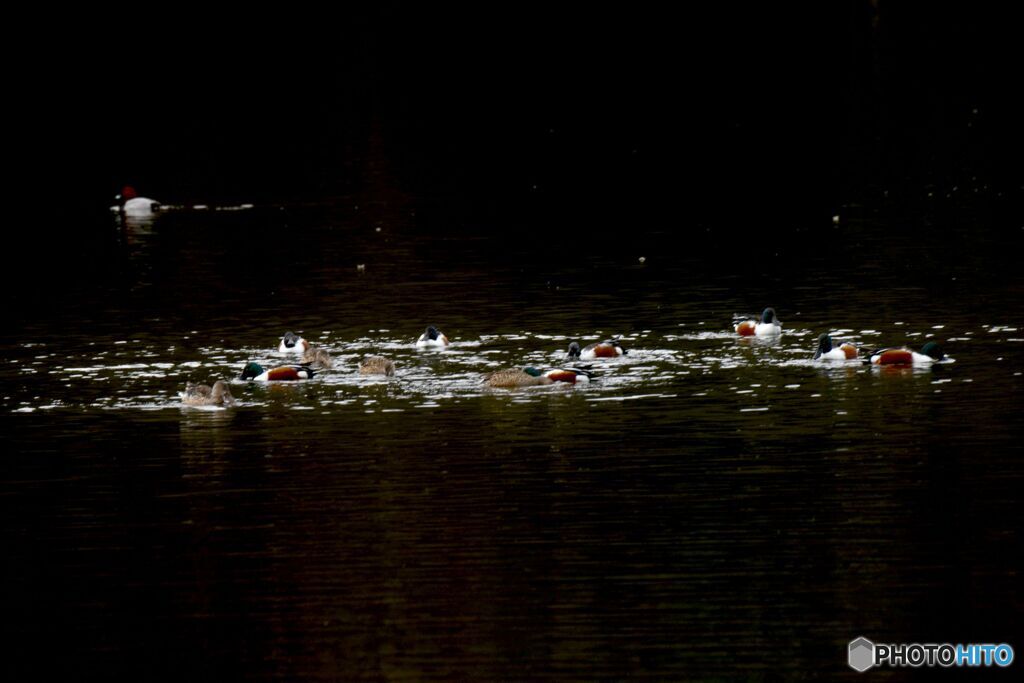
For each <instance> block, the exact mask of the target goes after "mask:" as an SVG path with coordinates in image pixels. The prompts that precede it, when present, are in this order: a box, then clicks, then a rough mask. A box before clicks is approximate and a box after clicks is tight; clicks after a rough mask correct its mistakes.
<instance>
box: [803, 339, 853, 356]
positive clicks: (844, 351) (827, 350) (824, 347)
mask: <svg viewBox="0 0 1024 683" xmlns="http://www.w3.org/2000/svg"><path fill="white" fill-rule="evenodd" d="M856 357H857V347H856V346H854V345H853V344H851V343H850V342H843V343H842V344H840V345H839V346H835V345H834V344H833V342H832V337H830V336H829V335H828V334H822V335H821V336H820V337H818V348H817V350H816V351H815V352H814V360H853V359H854V358H856Z"/></svg>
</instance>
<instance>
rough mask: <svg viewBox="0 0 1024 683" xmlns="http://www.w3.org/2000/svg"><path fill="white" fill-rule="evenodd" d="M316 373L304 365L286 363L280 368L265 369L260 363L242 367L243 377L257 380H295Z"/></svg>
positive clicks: (308, 377)
mask: <svg viewBox="0 0 1024 683" xmlns="http://www.w3.org/2000/svg"><path fill="white" fill-rule="evenodd" d="M314 374H315V373H314V372H313V370H312V369H310V368H307V367H305V366H303V365H284V366H282V367H279V368H271V369H270V370H264V369H263V366H262V365H260V364H259V363H247V364H246V366H245V368H243V369H242V377H241V378H242V379H245V380H255V381H257V382H293V381H295V380H300V379H311V378H312V377H313V375H314Z"/></svg>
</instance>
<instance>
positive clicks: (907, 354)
mask: <svg viewBox="0 0 1024 683" xmlns="http://www.w3.org/2000/svg"><path fill="white" fill-rule="evenodd" d="M945 357H946V354H944V353H943V352H942V349H941V348H939V345H938V344H936V343H935V342H928V343H927V344H925V345H924V346H922V347H921V352H920V353H918V352H917V351H911V350H910V349H908V348H906V347H903V348H900V349H881V350H879V351H875V352H874V353H873V354H871V364H872V365H931V364H932V363H936V362H938V361H940V360H942V359H943V358H945Z"/></svg>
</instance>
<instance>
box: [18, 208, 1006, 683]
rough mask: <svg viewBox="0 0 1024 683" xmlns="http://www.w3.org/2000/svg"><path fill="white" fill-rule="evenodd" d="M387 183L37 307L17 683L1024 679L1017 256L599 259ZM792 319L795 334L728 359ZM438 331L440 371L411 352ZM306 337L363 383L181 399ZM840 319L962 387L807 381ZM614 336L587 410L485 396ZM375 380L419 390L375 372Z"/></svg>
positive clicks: (883, 232) (855, 336) (875, 248)
mask: <svg viewBox="0 0 1024 683" xmlns="http://www.w3.org/2000/svg"><path fill="white" fill-rule="evenodd" d="M368 195H369V200H367V199H366V197H364V198H363V200H364V201H363V202H362V203H361V205H358V206H357V204H359V202H356V201H353V202H342V201H339V202H337V203H334V204H333V205H330V206H305V207H303V206H290V207H257V208H255V209H253V210H251V211H240V212H212V211H210V212H181V213H177V214H168V215H166V216H163V217H161V218H160V219H158V220H157V221H156V222H154V223H152V224H142V225H130V226H128V228H127V229H126V230H125V231H124V232H123V233H121V234H120V235H118V234H117V233H116V231H115V230H114V228H113V227H111V229H110V233H109V235H105V236H104V238H103V239H102V240H100V242H99V244H98V246H97V245H96V244H92V245H91V246H90V247H89V248H88V249H87V250H85V251H83V253H82V254H81V258H80V259H79V262H78V263H77V264H76V265H75V266H74V267H72V270H71V273H72V276H70V277H68V278H67V281H65V280H64V279H60V281H59V283H58V285H59V286H54V288H53V289H52V291H51V290H48V291H49V292H50V294H56V296H50V295H49V294H47V295H46V296H42V297H41V298H40V299H39V300H38V301H34V302H32V303H31V305H25V307H24V309H25V311H26V314H25V320H24V322H23V323H22V324H21V325H20V327H19V328H18V329H16V330H8V334H7V335H5V337H4V338H5V342H4V345H3V356H4V359H5V360H4V363H3V366H2V371H0V373H2V374H0V376H2V380H3V392H2V395H0V413H2V415H0V423H2V426H3V434H4V441H5V443H6V447H5V449H4V451H5V453H4V455H3V457H2V459H0V463H2V465H0V467H2V470H0V471H2V476H0V499H2V501H3V508H4V510H5V512H4V515H3V517H2V523H0V524H2V526H0V529H2V532H0V533H2V536H0V538H2V547H3V554H4V588H5V594H6V595H5V599H4V603H5V605H6V618H5V641H6V642H7V644H8V645H9V646H11V648H12V651H11V654H10V655H9V656H8V657H7V658H6V660H5V661H4V665H3V666H4V668H5V669H6V670H7V673H8V675H6V676H4V678H5V680H30V679H41V678H46V677H49V676H52V675H62V676H63V677H65V678H70V679H75V678H81V677H84V678H96V677H99V678H106V677H116V678H121V677H126V678H131V679H133V680H144V679H148V678H163V677H167V678H176V679H181V680H185V679H188V678H190V677H203V678H220V679H235V678H276V679H281V680H297V679H300V678H319V679H327V680H350V679H355V678H369V679H383V680H422V679H461V680H471V679H477V680H481V679H511V680H531V679H553V678H563V677H568V678H574V679H594V678H601V679H616V678H625V677H628V676H648V677H651V678H655V679H662V680H683V679H703V680H727V679H737V678H738V679H751V680H762V679H771V680H775V679H776V677H781V678H783V679H786V680H796V679H803V678H822V679H831V678H834V677H837V676H842V675H847V674H849V675H851V676H852V675H853V673H852V672H851V671H850V670H849V669H847V668H846V663H845V656H846V650H845V648H846V644H847V643H848V641H849V640H851V639H852V638H854V637H856V636H858V635H865V636H867V637H869V638H871V639H873V640H875V641H876V642H915V641H916V642H1004V641H1005V642H1010V643H1011V644H1013V645H1014V646H1015V647H1016V648H1017V651H1018V654H1020V653H1021V650H1022V648H1024V641H1022V640H1021V639H1020V636H1021V635H1022V630H1021V626H1020V624H1021V616H1022V606H1024V601H1022V595H1021V581H1020V575H1019V570H1020V555H1021V553H1020V547H1021V537H1020V532H1019V526H1018V522H1019V519H1020V512H1021V502H1022V493H1021V491H1022V490H1024V481H1022V478H1024V477H1022V467H1021V464H1020V463H1021V456H1022V455H1024V453H1022V447H1021V443H1022V437H1024V429H1022V427H1021V419H1020V414H1021V413H1020V406H1021V402H1022V399H1024V378H1022V374H1021V370H1022V368H1024V320H1022V319H1021V307H1020V301H1021V300H1022V299H1024V278H1022V277H1021V276H1020V275H1019V274H1018V273H1017V271H1016V268H1017V266H1018V265H1019V263H1018V262H1019V255H1020V253H1021V246H1022V244H1021V243H1022V239H1021V236H1020V235H1018V234H1016V233H1013V232H1010V233H1000V232H998V231H996V230H995V229H992V228H991V226H990V225H989V224H988V223H986V222H985V221H983V220H982V221H978V222H977V223H974V224H968V225H957V226H955V227H956V230H950V231H948V233H946V232H940V233H937V234H931V235H930V236H929V238H928V239H927V240H925V239H922V238H921V236H920V235H919V233H917V232H915V231H914V230H912V229H911V228H910V227H908V226H906V225H902V224H896V223H895V222H894V221H888V222H887V221H886V220H884V219H874V218H872V219H869V218H861V219H857V218H856V217H853V218H850V219H849V220H846V219H845V218H844V222H843V225H842V226H840V227H832V226H831V225H830V224H825V225H820V226H817V227H814V228H813V229H810V228H806V227H804V226H799V225H797V226H788V225H786V226H784V227H785V229H784V230H783V229H782V227H783V226H774V227H773V226H772V225H771V224H772V223H773V222H774V223H779V222H780V220H779V219H777V218H774V219H768V218H766V224H765V228H764V230H763V231H762V232H760V233H759V234H758V236H757V237H756V238H752V237H750V236H749V235H750V230H749V227H750V226H745V231H743V232H741V231H739V230H736V231H735V232H733V231H732V230H730V229H729V228H728V227H725V228H721V227H720V228H716V229H714V230H712V229H711V228H708V227H703V226H688V227H686V228H685V229H684V228H680V227H676V226H658V225H651V226H644V227H643V229H642V230H635V229H634V227H635V226H628V225H624V226H623V228H622V231H621V235H620V238H619V239H608V240H606V241H601V242H597V243H594V242H588V241H587V239H586V226H585V225H572V226H570V225H566V226H564V229H558V228H555V229H553V230H551V231H550V232H548V233H545V234H538V233H537V231H533V232H523V233H522V234H518V233H517V231H516V230H514V229H509V230H506V231H499V232H498V233H497V234H493V231H490V230H474V229H472V227H468V228H467V227H465V226H457V227H453V226H449V225H447V224H445V223H444V220H443V219H442V218H440V217H439V216H437V215H435V214H432V213H431V211H430V209H429V207H428V206H420V205H418V203H417V202H416V201H414V200H412V199H410V198H407V197H394V196H391V195H388V196H377V195H375V194H374V193H373V192H372V188H371V191H369V192H368ZM864 213H865V215H867V212H864ZM782 222H783V223H784V221H782ZM378 229H379V230H378ZM776 229H778V230H779V232H780V235H788V237H784V236H780V237H778V238H776V237H774V236H773V235H772V233H773V231H775V230H776ZM683 230H686V231H689V234H686V233H684V234H682V235H681V234H680V233H681V231H683ZM1007 234H1008V235H1009V236H1006V235H1007ZM482 235H490V236H482ZM966 235H969V237H966ZM640 257H644V259H645V260H644V262H642V263H641V262H640V260H639V259H640ZM360 264H362V265H364V266H365V269H362V270H360V269H358V268H357V266H359V265H360ZM26 296H31V294H27V295H26ZM766 305H773V306H774V307H775V308H776V309H777V310H778V313H779V317H780V318H781V320H782V321H783V324H784V330H785V334H784V335H783V336H782V338H781V340H779V341H777V342H768V343H764V342H759V341H757V340H753V341H750V340H740V339H738V338H736V337H735V336H734V335H733V334H731V332H730V326H731V323H732V319H733V316H734V314H746V313H757V312H758V311H760V309H761V308H762V307H764V306H766ZM427 324H436V325H437V326H438V327H440V328H441V329H442V330H443V331H444V332H445V333H446V334H447V335H448V336H449V337H450V338H451V339H452V341H453V344H452V346H451V348H450V349H449V350H448V351H445V352H442V353H431V352H419V351H416V350H415V348H414V347H413V344H412V342H413V341H414V339H415V338H416V336H418V335H419V334H420V332H421V331H422V329H423V327H424V326H425V325H427ZM286 330H294V331H297V332H301V333H302V334H303V335H304V336H305V337H306V338H307V339H309V340H311V341H314V342H316V343H319V344H322V345H323V346H325V347H326V348H327V349H329V350H330V351H331V353H332V354H333V355H334V356H335V359H336V365H335V369H334V370H333V371H331V372H328V373H325V374H323V375H322V376H320V377H317V378H316V379H314V380H312V381H310V382H307V383H303V384H301V385H293V386H270V387H267V386H254V385H245V384H242V383H237V384H235V385H233V387H232V391H233V393H234V395H235V397H236V398H237V399H238V401H239V405H238V406H237V407H234V408H232V409H228V410H203V409H192V408H183V407H181V406H180V404H179V401H178V397H177V394H178V392H179V391H181V390H182V389H183V388H184V385H185V383H186V381H203V382H209V381H211V380H214V379H217V378H225V379H227V378H232V377H236V376H237V374H238V373H239V372H240V370H241V367H242V365H244V363H245V362H247V361H249V360H258V361H261V362H265V363H266V362H270V363H273V362H275V361H280V360H282V358H281V357H280V356H278V355H277V354H276V352H275V348H276V344H277V338H278V337H279V336H280V335H281V334H282V333H283V332H284V331H286ZM823 331H832V332H833V334H834V335H837V336H839V337H843V338H847V339H851V340H854V341H857V342H859V343H862V344H864V345H867V346H871V347H877V346H882V345H901V344H904V343H907V344H910V345H912V346H914V347H919V346H920V345H921V344H923V343H924V342H925V341H927V340H938V341H940V342H941V343H942V344H943V346H944V347H945V349H946V351H947V353H948V354H949V355H950V356H951V357H952V358H953V359H955V362H952V363H948V364H943V365H939V366H936V367H935V368H933V369H926V370H902V371H900V370H896V371H885V372H879V371H878V370H877V369H873V368H868V367H864V366H862V365H860V364H859V363H849V364H847V363H833V364H820V363H814V362H811V360H810V358H811V355H812V353H813V350H814V342H815V339H816V337H817V335H818V334H820V333H821V332H823ZM610 336H616V337H620V338H621V339H622V341H623V343H624V344H625V345H626V346H627V347H628V348H629V350H630V353H629V354H628V355H627V356H625V357H622V358H619V359H614V360H610V361H604V362H600V363H594V364H593V367H594V370H595V371H596V372H597V374H598V377H597V378H596V379H595V381H594V382H593V383H592V384H590V385H589V386H577V387H569V386H563V385H556V386H552V387H540V388H534V389H528V390H520V391H504V390H487V389H484V388H482V387H481V384H480V377H481V376H482V374H483V373H485V372H488V371H490V370H493V369H498V368H503V367H510V366H516V365H536V366H550V365H555V364H558V363H561V362H563V358H564V351H565V348H566V346H567V345H568V342H569V341H570V340H572V339H579V340H597V339H599V338H605V337H610ZM369 353H383V354H385V355H388V356H390V357H392V358H394V360H395V361H396V363H397V365H398V372H397V375H396V376H395V377H394V378H392V379H379V378H363V377H360V376H359V375H358V374H356V373H355V367H356V364H357V362H358V360H359V359H360V358H361V357H362V356H363V355H365V354H369ZM875 673H876V675H877V674H879V672H875ZM930 673H934V672H930ZM883 675H884V674H883Z"/></svg>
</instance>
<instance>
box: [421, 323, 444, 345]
mask: <svg viewBox="0 0 1024 683" xmlns="http://www.w3.org/2000/svg"><path fill="white" fill-rule="evenodd" d="M447 346H448V337H446V336H444V333H443V332H441V331H439V330H438V329H437V328H436V327H434V326H433V325H431V326H430V327H428V328H427V329H426V331H425V332H424V333H423V334H421V335H420V338H419V339H417V340H416V348H418V349H443V348H446V347H447Z"/></svg>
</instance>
